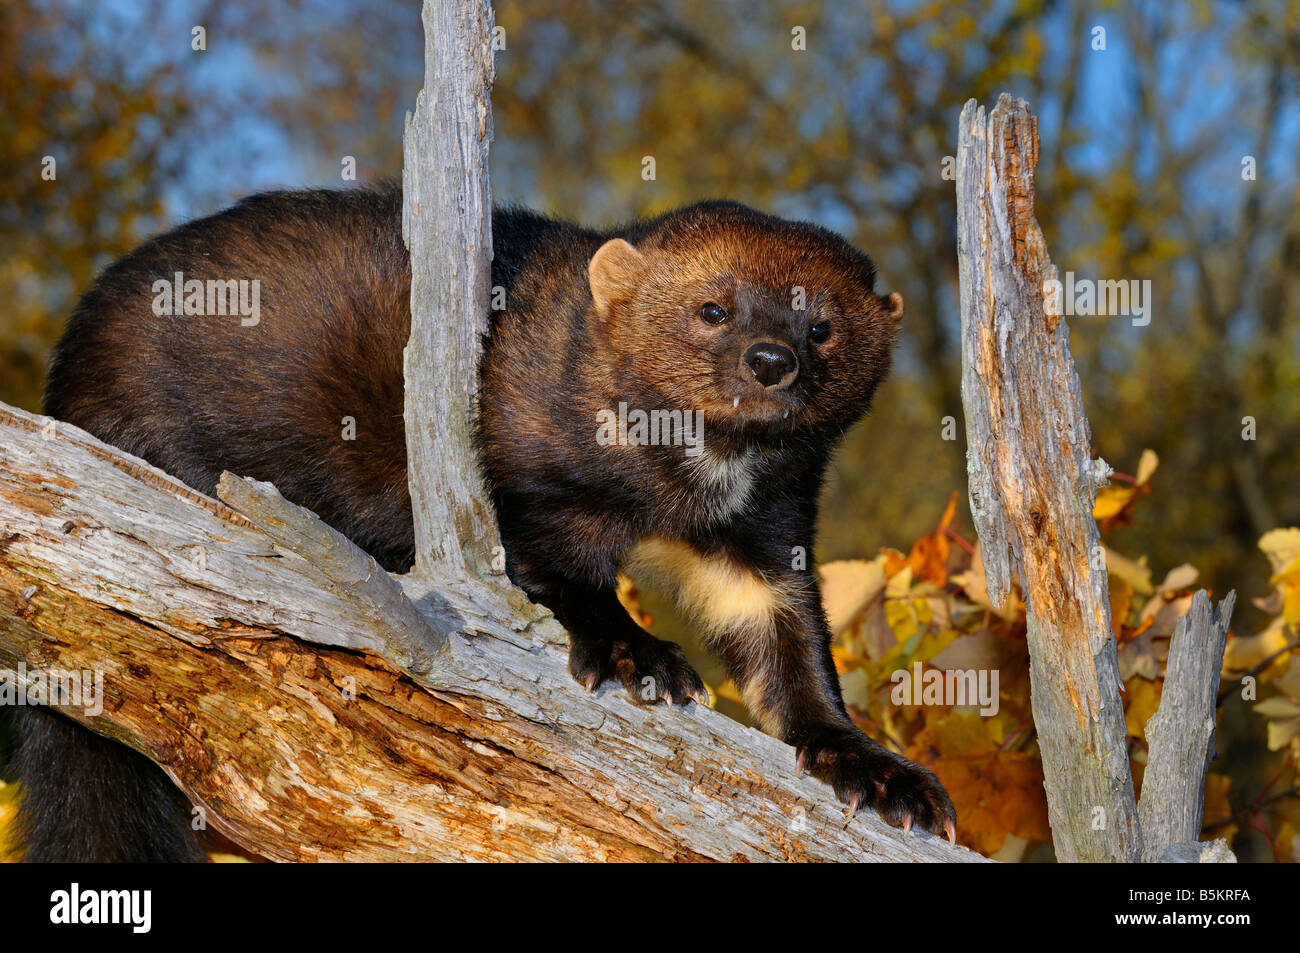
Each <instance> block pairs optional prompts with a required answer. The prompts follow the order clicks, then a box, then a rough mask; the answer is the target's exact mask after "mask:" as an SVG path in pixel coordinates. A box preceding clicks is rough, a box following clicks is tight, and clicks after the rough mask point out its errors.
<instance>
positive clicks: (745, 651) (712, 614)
mask: <svg viewBox="0 0 1300 953" xmlns="http://www.w3.org/2000/svg"><path fill="white" fill-rule="evenodd" d="M623 571H624V572H626V573H628V574H630V575H632V576H634V577H636V578H638V579H640V580H644V581H645V582H646V583H648V584H649V585H651V586H653V587H656V588H660V589H662V590H664V591H665V592H667V593H669V594H671V595H672V596H673V597H674V598H675V599H676V601H677V604H678V605H679V606H680V607H681V610H682V612H683V613H685V614H686V615H687V616H688V617H689V618H690V619H691V620H692V621H693V622H694V623H695V625H696V626H698V627H699V630H700V634H701V636H702V637H703V640H704V643H705V644H706V645H708V646H710V647H711V648H714V649H718V648H721V647H723V646H725V647H726V648H727V649H728V650H729V651H730V652H734V653H737V654H740V655H743V656H744V657H745V659H746V662H747V668H748V669H749V679H748V681H747V682H746V684H744V685H741V686H738V687H739V688H740V689H741V692H742V693H743V696H744V699H745V704H746V705H747V706H748V707H749V709H750V711H752V712H753V713H754V715H755V716H756V717H757V718H758V719H759V721H760V724H761V725H762V727H763V730H764V731H767V732H769V733H778V734H779V730H780V728H781V725H780V724H779V723H778V722H779V719H777V718H776V717H775V715H774V713H771V712H768V711H767V710H766V709H765V708H764V706H763V705H762V704H761V701H762V698H763V694H764V689H763V686H764V685H765V684H766V683H767V679H768V674H769V670H770V666H771V659H772V655H773V652H774V651H775V648H776V626H777V620H778V619H779V618H780V616H781V615H782V614H783V613H786V612H788V611H790V609H791V605H792V600H791V596H792V593H791V591H790V589H789V587H788V586H787V585H785V584H778V583H774V582H772V581H771V580H769V579H766V578H764V577H763V576H762V575H761V574H760V573H757V572H755V571H753V570H752V569H749V568H747V567H745V566H741V565H739V564H737V563H736V562H735V561H733V560H731V559H729V558H728V557H726V556H724V555H721V554H705V553H701V552H700V551H699V550H697V549H696V548H695V547H693V546H691V545H690V544H689V543H685V542H682V541H680V540H669V539H663V538H662V537H658V536H648V537H646V538H645V539H643V540H641V541H640V542H639V543H637V544H636V546H634V547H633V548H632V550H631V551H630V552H629V553H628V556H627V559H626V560H625V561H624V563H623Z"/></svg>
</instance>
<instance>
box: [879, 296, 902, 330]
mask: <svg viewBox="0 0 1300 953" xmlns="http://www.w3.org/2000/svg"><path fill="white" fill-rule="evenodd" d="M880 306H881V307H882V308H883V309H884V311H885V317H887V318H888V319H889V320H890V322H891V323H893V324H895V325H899V324H902V323H903V296H902V295H901V294H899V293H898V292H897V291H895V292H893V293H892V294H888V295H885V297H883V298H881V299H880Z"/></svg>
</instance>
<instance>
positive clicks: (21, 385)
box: [0, 0, 1300, 633]
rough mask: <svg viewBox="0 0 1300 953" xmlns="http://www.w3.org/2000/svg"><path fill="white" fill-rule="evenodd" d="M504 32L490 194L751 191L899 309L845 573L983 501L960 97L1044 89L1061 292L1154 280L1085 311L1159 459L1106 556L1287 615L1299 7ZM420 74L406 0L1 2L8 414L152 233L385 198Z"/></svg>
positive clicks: (970, 7) (1041, 99)
mask: <svg viewBox="0 0 1300 953" xmlns="http://www.w3.org/2000/svg"><path fill="white" fill-rule="evenodd" d="M496 11H497V23H498V24H499V25H500V26H501V27H503V28H504V38H505V43H506V46H505V49H504V50H502V51H500V52H499V53H498V54H497V60H496V62H497V84H496V88H495V91H494V93H493V104H494V110H495V128H496V139H495V144H494V146H493V150H492V157H493V165H492V176H493V187H494V192H495V195H496V197H497V200H498V201H513V202H522V203H524V204H528V205H531V206H534V207H538V208H541V209H544V210H546V211H549V212H551V213H554V214H557V215H561V216H565V217H570V218H574V219H577V220H580V221H583V222H588V223H611V222H614V221H617V220H621V219H626V218H630V217H633V216H638V215H642V214H646V213H651V212H657V211H661V210H663V209H666V208H669V207H672V206H675V205H678V204H681V203H684V202H688V201H692V200H695V199H699V198H704V197H730V198H734V199H737V200H740V201H743V202H747V203H750V204H753V205H756V206H759V207H761V208H764V209H767V210H769V211H772V212H775V213H777V214H781V215H785V216H791V217H799V218H806V219H811V220H814V221H817V222H820V223H822V224H824V225H827V226H828V227H831V228H833V229H835V230H837V231H839V232H841V233H843V234H845V235H846V236H847V237H849V238H850V239H851V240H853V241H854V242H855V243H856V244H858V245H859V246H860V247H862V248H863V249H864V250H866V251H868V252H869V253H870V254H871V255H872V256H873V257H874V258H875V259H876V261H877V263H878V264H879V266H880V272H881V284H882V287H883V288H884V289H886V290H898V291H900V292H902V294H903V297H904V299H905V301H906V303H907V313H906V317H905V319H904V341H903V344H902V345H901V347H900V349H899V353H898V355H897V364H896V371H895V373H894V376H893V377H892V379H891V380H890V381H889V382H888V383H887V384H886V385H885V386H884V387H883V388H882V389H881V391H880V393H879V394H878V396H877V401H876V405H875V408H874V414H873V416H872V417H871V418H870V419H869V420H867V421H866V422H864V423H863V424H862V425H861V426H859V427H858V428H857V429H855V430H854V431H853V432H852V433H851V434H850V436H849V438H848V440H847V442H846V445H845V447H844V449H843V450H842V452H841V453H840V454H839V456H838V458H837V462H836V465H835V470H834V473H833V477H832V480H831V483H830V486H829V487H828V489H827V493H826V496H825V498H824V500H823V506H824V517H823V521H822V522H823V526H822V535H821V544H820V546H821V549H820V552H819V553H818V556H819V557H820V558H822V559H835V558H847V557H855V556H871V555H872V554H874V553H876V552H877V550H878V549H879V548H880V547H882V546H892V547H896V548H899V549H901V550H903V551H906V550H907V549H908V546H909V544H910V543H911V542H912V541H913V540H915V539H917V538H918V537H920V536H921V535H923V534H925V533H927V532H929V531H930V530H932V529H933V527H934V526H935V524H936V521H937V520H938V518H939V514H940V513H941V512H942V511H943V509H944V506H945V504H946V503H947V501H948V498H949V494H950V493H951V491H952V490H953V489H954V488H957V489H960V490H961V491H962V494H963V496H964V491H965V469H964V467H965V460H964V452H965V444H964V435H963V429H964V428H963V419H962V411H961V402H960V391H959V381H960V371H959V357H958V350H959V348H958V345H959V340H958V335H959V324H958V314H957V308H956V290H957V272H956V266H957V255H956V248H955V241H954V235H955V224H956V223H955V214H956V213H955V204H954V184H953V182H952V181H951V179H950V177H946V176H945V159H946V157H948V156H951V155H952V154H954V153H955V151H956V143H955V138H956V125H957V116H958V113H959V111H960V109H961V106H962V104H963V102H964V101H965V100H966V99H968V98H970V97H975V98H977V99H979V100H980V101H981V102H983V103H985V104H989V105H991V104H992V102H993V101H994V100H995V98H996V96H997V94H998V93H999V92H1001V91H1007V92H1010V93H1012V94H1013V95H1018V96H1022V97H1024V98H1025V99H1027V100H1028V101H1029V102H1030V104H1031V106H1032V107H1033V109H1034V110H1035V112H1036V113H1037V115H1038V116H1039V133H1040V136H1041V139H1042V148H1041V158H1040V163H1039V167H1038V187H1037V195H1038V217H1039V220H1040V221H1041V222H1042V224H1043V227H1044V230H1045V232H1046V236H1047V241H1048V247H1049V249H1050V250H1051V253H1052V257H1053V260H1054V261H1055V262H1056V264H1057V266H1058V268H1059V269H1060V270H1061V272H1062V274H1064V272H1066V271H1073V272H1075V274H1076V275H1077V276H1078V277H1080V278H1090V279H1123V280H1149V281H1150V283H1151V284H1150V287H1151V293H1152V300H1151V302H1150V311H1149V313H1150V315H1151V321H1150V324H1149V325H1147V326H1145V327H1135V326H1133V324H1132V322H1131V320H1130V319H1129V318H1127V317H1078V318H1073V319H1071V320H1070V327H1071V340H1072V346H1073V350H1074V354H1075V358H1076V361H1077V362H1078V367H1079V373H1080V376H1081V379H1082V386H1083V395H1084V400H1085V403H1086V405H1087V408H1088V412H1089V418H1090V420H1091V422H1092V428H1093V438H1094V445H1095V447H1096V450H1097V452H1098V453H1099V454H1100V455H1101V456H1103V457H1105V458H1106V459H1107V460H1108V461H1110V462H1111V463H1112V464H1114V465H1116V466H1117V467H1120V468H1121V469H1122V468H1123V466H1124V465H1125V464H1130V465H1131V463H1132V462H1133V461H1136V460H1137V459H1138V457H1139V455H1140V453H1141V452H1142V450H1143V449H1144V448H1152V449H1154V450H1155V451H1156V453H1157V454H1158V456H1159V458H1160V461H1161V466H1160V470H1159V474H1158V476H1156V477H1155V482H1156V483H1157V484H1159V488H1158V492H1156V493H1154V494H1153V496H1152V498H1151V500H1150V501H1149V503H1147V504H1144V507H1143V509H1142V511H1141V515H1140V517H1139V518H1137V519H1135V520H1134V521H1133V523H1132V525H1130V526H1128V527H1126V528H1122V529H1119V530H1118V531H1117V533H1116V535H1115V536H1114V537H1113V538H1112V539H1111V540H1110V542H1111V543H1112V545H1114V546H1115V547H1116V548H1117V549H1119V550H1122V551H1124V552H1125V553H1128V554H1134V555H1142V554H1144V555H1145V557H1146V558H1147V559H1148V561H1149V563H1150V565H1151V566H1153V567H1157V576H1160V575H1163V573H1164V572H1165V570H1167V569H1169V568H1172V567H1175V566H1178V565H1179V564H1181V563H1185V562H1189V563H1192V564H1194V565H1195V566H1197V567H1198V568H1199V569H1200V571H1201V577H1200V580H1199V584H1201V585H1204V586H1206V587H1208V588H1210V589H1211V591H1212V592H1213V593H1214V594H1215V595H1216V597H1217V596H1221V595H1222V594H1224V593H1225V592H1226V591H1227V590H1228V589H1230V588H1234V587H1235V588H1237V589H1238V591H1239V593H1240V594H1241V595H1242V596H1243V597H1244V598H1243V600H1242V601H1240V602H1239V607H1240V608H1239V611H1238V615H1237V618H1236V620H1235V625H1234V627H1233V628H1234V630H1235V631H1237V632H1238V633H1248V632H1251V631H1254V630H1255V628H1257V627H1260V626H1262V625H1263V624H1264V622H1265V620H1266V615H1265V614H1264V613H1261V612H1260V611H1259V610H1257V609H1254V608H1252V607H1251V606H1250V602H1249V599H1250V598H1251V597H1262V596H1264V595H1265V594H1266V593H1267V592H1268V589H1269V587H1268V582H1267V578H1268V574H1269V565H1268V562H1267V560H1266V559H1265V558H1264V556H1263V555H1262V554H1261V553H1260V551H1259V550H1258V549H1257V547H1256V543H1257V541H1258V539H1259V538H1260V536H1261V535H1262V534H1264V533H1265V532H1266V531H1268V530H1270V529H1273V528H1274V527H1278V526H1292V525H1297V524H1300V487H1298V486H1297V474H1300V386H1298V385H1300V308H1298V302H1297V294H1296V289H1297V283H1300V163H1298V162H1297V156H1300V0H1253V2H1250V3H1242V2H1229V0H1217V2H1216V0H1200V2H1187V3H1178V4H1168V3H1161V2H1159V0H1148V2H1134V3H1107V2H1093V3H1085V2H1081V0H1058V2H1052V0H1006V2H996V0H994V2H987V3H943V2H886V0H874V2H871V0H864V2H856V3H850V2H835V0H833V2H802V0H792V2H782V3H771V4H754V3H749V2H742V0H500V2H498V3H497V5H496ZM197 26H202V27H204V29H205V31H206V32H205V43H206V48H205V49H202V50H196V49H194V45H195V40H194V37H193V30H194V28H195V27H197ZM801 47H802V48H801ZM421 55H422V41H421V26H420V21H419V3H418V0H403V2H393V0H301V2H294V0H277V2H272V0H257V2H253V0H224V2H216V0H211V2H191V0H3V3H0V116H2V117H3V118H2V120H0V121H2V122H3V134H2V135H0V168H3V169H4V172H5V175H4V177H3V180H2V181H0V300H3V302H4V310H3V313H2V314H0V400H4V401H6V402H9V403H13V404H17V405H19V406H22V407H25V408H28V409H32V410H36V409H38V408H39V403H40V389H41V385H42V379H43V375H44V367H45V361H46V359H47V356H48V353H49V349H50V346H51V345H52V343H53V342H54V340H55V339H56V337H57V335H58V333H59V330H60V328H61V325H62V323H63V321H64V320H65V318H66V315H67V313H68V312H69V310H70V308H71V306H72V304H73V303H74V301H75V298H76V296H77V295H78V294H79V293H80V292H81V291H82V290H84V289H85V288H86V286H87V285H88V283H89V282H90V280H91V278H92V277H93V275H94V274H95V273H96V272H97V271H98V270H99V269H101V268H102V267H103V266H104V265H106V264H107V263H108V262H109V261H111V260H112V259H113V258H114V257H115V256H117V255H119V254H121V253H123V252H125V251H127V250H129V249H130V248H131V247H132V246H133V245H135V244H137V243H138V242H139V241H140V240H141V239H143V238H145V237H147V236H148V235H149V234H150V233H152V232H155V231H158V230H160V229H162V228H164V227H166V226H168V225H170V224H174V223H176V222H178V221H180V220H184V219H186V218H190V217H194V216H196V215H200V214H205V213H208V212H211V211H215V210H217V209H218V208H220V207H222V206H224V205H227V204H229V203H230V202H231V201H233V200H235V199H237V198H239V197H240V196H242V195H245V194H247V193H249V192H252V191H257V190H260V189H265V188H270V187H292V186H302V185H324V186H329V185H334V186H339V185H344V184H346V183H344V182H342V181H341V174H340V173H341V169H342V168H343V164H344V157H346V156H351V157H354V158H355V159H356V166H357V170H358V178H359V179H360V180H362V181H374V180H378V179H380V178H385V177H394V176H398V175H400V169H401V132H402V116H403V113H404V111H405V110H406V109H407V108H409V106H410V105H411V103H412V101H413V99H414V95H415V92H416V91H417V90H418V88H419V86H420V84H421V79H422V63H421ZM45 156H53V157H54V158H55V160H56V161H57V178H56V179H55V180H54V181H47V180H45V179H43V178H42V175H41V172H42V162H43V159H44V157H45ZM645 156H653V157H654V159H655V164H656V178H655V179H654V180H653V181H644V180H643V179H642V175H641V170H642V159H643V157H645ZM358 254H364V249H358ZM947 417H952V418H954V419H955V422H956V426H955V437H956V439H944V430H945V427H944V421H945V418H947ZM1247 417H1249V418H1252V419H1253V422H1254V424H1253V439H1244V438H1243V428H1244V427H1246V426H1247V424H1245V423H1244V422H1243V418H1247ZM950 436H951V434H950ZM965 505H966V504H965V500H964V499H962V501H961V506H962V507H964V506H965ZM956 525H958V526H960V525H962V516H961V515H960V513H959V515H958V517H957V524H956ZM965 525H967V526H969V522H968V521H967V522H966V524H965Z"/></svg>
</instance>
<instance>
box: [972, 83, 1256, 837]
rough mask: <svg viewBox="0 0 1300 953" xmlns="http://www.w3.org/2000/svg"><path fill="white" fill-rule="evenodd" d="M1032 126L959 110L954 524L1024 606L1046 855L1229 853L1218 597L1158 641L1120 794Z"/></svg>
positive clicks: (1095, 478) (1112, 694) (1099, 595)
mask: <svg viewBox="0 0 1300 953" xmlns="http://www.w3.org/2000/svg"><path fill="white" fill-rule="evenodd" d="M1037 162H1038V128H1037V120H1036V119H1035V118H1034V116H1033V114H1032V113H1031V112H1030V111H1029V106H1028V104H1026V103H1025V102H1024V101H1023V100H1012V99H1011V97H1009V96H1007V95H1006V94H1005V93H1004V94H1003V95H1002V96H1001V97H999V99H998V103H997V106H996V107H994V109H993V111H992V113H990V114H989V116H988V117H987V121H986V119H985V114H984V109H983V108H982V107H980V106H978V104H977V103H976V102H975V101H974V100H971V101H969V102H968V103H967V104H966V106H965V108H964V109H963V110H962V114H961V121H960V130H959V147H958V154H957V231H958V243H957V247H958V264H959V275H960V289H961V314H962V402H963V404H964V406H965V411H966V431H967V441H968V450H967V472H968V474H969V477H970V504H971V515H972V517H973V519H974V521H975V528H976V530H977V532H978V533H979V537H980V541H981V543H982V544H983V554H984V567H985V578H986V582H987V586H988V593H989V598H990V600H991V601H992V603H993V605H994V606H996V607H1000V606H1001V605H1002V604H1003V602H1004V601H1005V599H1006V597H1007V594H1008V592H1009V591H1010V588H1011V583H1012V580H1013V578H1014V577H1017V576H1018V578H1019V581H1020V587H1021V591H1022V594H1023V598H1024V601H1025V609H1026V619H1027V628H1028V632H1027V638H1028V642H1029V655H1030V683H1031V691H1032V693H1033V711H1034V724H1035V727H1036V728H1037V732H1038V742H1039V749H1040V751H1041V753H1042V759H1043V776H1044V784H1045V787H1046V790H1047V806H1048V818H1049V820H1050V822H1051V825H1052V837H1053V843H1054V846H1055V848H1056V856H1057V858H1058V859H1060V860H1065V861H1074V860H1115V861H1136V860H1142V859H1145V860H1151V861H1155V860H1181V861H1193V862H1211V861H1222V860H1230V859H1235V858H1233V857H1232V853H1231V851H1229V850H1228V849H1227V846H1226V844H1225V843H1224V842H1221V841H1220V842H1215V844H1214V845H1200V844H1198V843H1197V840H1198V838H1199V836H1200V830H1201V812H1202V807H1203V797H1204V788H1205V774H1206V770H1207V769H1208V765H1209V758H1210V755H1211V753H1212V751H1213V738H1214V717H1215V692H1216V691H1217V688H1218V684H1219V672H1220V670H1221V668H1222V664H1223V649H1224V641H1225V639H1226V636H1227V630H1228V621H1229V619H1230V617H1231V614H1232V606H1233V603H1234V601H1235V594H1234V593H1229V595H1228V597H1227V598H1226V599H1225V600H1224V601H1223V602H1222V603H1220V606H1219V611H1218V613H1217V614H1215V615H1214V617H1213V618H1212V619H1211V617H1210V605H1209V599H1208V598H1207V597H1206V595H1205V593H1204V592H1203V591H1202V592H1200V593H1198V594H1197V596H1196V597H1195V599H1194V600H1193V605H1192V610H1191V612H1190V613H1189V615H1188V617H1187V618H1184V619H1182V620H1180V622H1179V624H1178V628H1177V631H1176V632H1175V635H1174V639H1173V642H1172V643H1171V646H1170V654H1169V664H1168V669H1167V673H1166V677H1165V683H1164V689H1163V695H1162V697H1161V703H1160V708H1159V710H1158V711H1157V713H1156V714H1155V715H1154V716H1153V717H1152V718H1151V720H1150V721H1149V722H1148V726H1147V737H1148V740H1149V741H1150V742H1151V748H1150V757H1149V760H1148V763H1147V768H1146V774H1145V776H1144V781H1143V796H1142V809H1141V812H1140V813H1139V809H1138V806H1137V803H1136V802H1135V799H1134V796H1133V779H1132V773H1131V771H1130V768H1129V760H1128V750H1127V736H1126V730H1125V726H1124V709H1123V706H1122V705H1121V703H1120V697H1119V693H1120V691H1121V690H1122V688H1123V686H1122V683H1121V681H1120V677H1119V658H1118V654H1117V651H1116V646H1115V641H1114V639H1113V638H1112V634H1111V619H1110V598H1109V592H1108V585H1107V578H1106V563H1105V558H1104V550H1103V549H1102V547H1101V544H1100V538H1099V536H1098V533H1097V524H1096V521H1095V520H1094V519H1093V516H1092V508H1093V502H1094V500H1095V497H1096V492H1097V489H1098V488H1099V487H1100V486H1102V485H1104V484H1105V482H1106V479H1107V477H1108V476H1109V475H1110V472H1111V470H1110V467H1109V466H1108V465H1107V464H1106V463H1105V461H1104V460H1101V459H1097V460H1093V459H1091V454H1090V440H1091V437H1090V432H1089V428H1088V419H1087V417H1086V416H1085V414H1084V411H1083V400H1082V395H1081V393H1080V389H1079V378H1078V374H1077V373H1076V372H1075V368H1074V360H1073V358H1072V357H1071V355H1070V334H1069V328H1068V326H1067V325H1066V323H1065V322H1064V321H1063V320H1062V319H1061V313H1060V307H1059V304H1060V302H1059V300H1056V299H1054V298H1053V297H1052V296H1050V295H1048V294H1047V293H1046V292H1047V285H1046V283H1047V282H1051V281H1055V280H1056V279H1057V272H1056V268H1055V266H1054V265H1053V264H1052V262H1051V259H1050V258H1049V257H1048V254H1047V247H1046V244H1045V243H1044V241H1043V235H1042V231H1041V230H1040V229H1039V227H1038V222H1037V220H1036V218H1035V216H1034V166H1035V165H1036V164H1037Z"/></svg>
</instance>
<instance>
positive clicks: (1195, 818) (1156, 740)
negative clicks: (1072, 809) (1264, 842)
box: [1138, 589, 1237, 861]
mask: <svg viewBox="0 0 1300 953" xmlns="http://www.w3.org/2000/svg"><path fill="white" fill-rule="evenodd" d="M1236 602H1237V594H1236V592H1229V593H1228V595H1227V596H1226V597H1225V598H1224V599H1223V601H1222V602H1220V603H1219V607H1218V609H1217V610H1215V609H1214V608H1213V607H1212V606H1211V605H1210V598H1209V596H1207V595H1206V594H1205V590H1204V589H1202V590H1200V591H1199V592H1197V593H1196V595H1194V596H1192V607H1191V609H1189V610H1188V612H1187V615H1185V616H1183V617H1182V618H1181V619H1179V620H1178V624H1177V625H1176V626H1175V627H1174V634H1173V637H1172V638H1171V639H1170V640H1169V659H1168V661H1167V662H1166V664H1165V682H1164V687H1163V688H1162V689H1161V691H1160V708H1159V710H1158V711H1156V713H1155V714H1154V715H1152V716H1151V718H1150V719H1149V720H1148V721H1147V724H1146V738H1147V745H1148V748H1147V766H1146V770H1145V771H1144V772H1143V774H1142V800H1141V802H1140V803H1139V804H1138V817H1139V818H1140V819H1141V821H1142V856H1143V859H1144V860H1148V861H1159V860H1170V859H1175V858H1174V857H1170V856H1167V854H1168V852H1169V851H1170V849H1171V848H1175V847H1178V848H1180V850H1181V849H1182V847H1181V846H1180V845H1188V844H1195V843H1196V842H1197V841H1199V840H1200V837H1201V820H1202V813H1203V810H1204V807H1205V804H1204V793H1205V775H1206V774H1207V773H1208V772H1209V770H1210V759H1211V758H1213V757H1214V714H1215V696H1216V695H1217V694H1218V691H1219V675H1220V673H1221V672H1222V670H1223V649H1224V646H1225V645H1226V644H1227V641H1228V624H1229V623H1230V622H1231V621H1232V608H1233V606H1234V605H1235V604H1236ZM1228 856H1229V857H1231V854H1229V855H1228Z"/></svg>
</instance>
